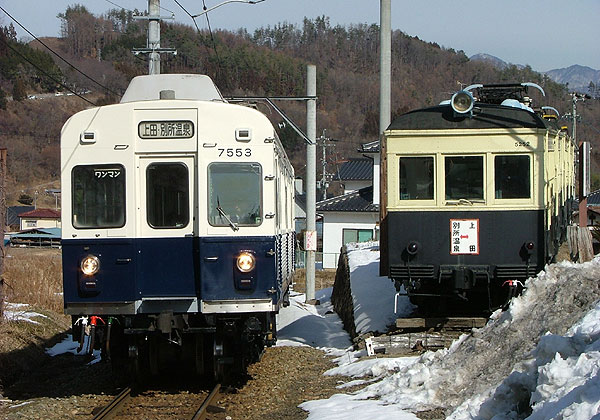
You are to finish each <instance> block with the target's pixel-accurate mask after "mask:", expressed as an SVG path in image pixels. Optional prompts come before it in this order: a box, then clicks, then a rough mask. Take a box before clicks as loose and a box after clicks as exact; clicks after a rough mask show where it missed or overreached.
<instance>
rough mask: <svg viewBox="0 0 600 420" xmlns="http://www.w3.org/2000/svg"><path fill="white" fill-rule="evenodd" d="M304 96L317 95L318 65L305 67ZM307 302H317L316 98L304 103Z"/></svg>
mask: <svg viewBox="0 0 600 420" xmlns="http://www.w3.org/2000/svg"><path fill="white" fill-rule="evenodd" d="M306 96H308V97H309V98H311V97H312V98H316V96H317V67H316V66H315V65H314V64H309V65H308V66H307V68H306ZM306 135H307V137H308V140H309V143H308V144H307V145H306V233H305V237H304V248H305V250H306V303H309V304H318V303H319V302H318V301H317V300H315V257H316V251H317V222H316V219H317V207H316V204H317V141H316V140H317V100H316V99H309V100H308V101H307V102H306Z"/></svg>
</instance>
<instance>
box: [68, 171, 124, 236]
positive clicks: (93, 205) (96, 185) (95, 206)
mask: <svg viewBox="0 0 600 420" xmlns="http://www.w3.org/2000/svg"><path fill="white" fill-rule="evenodd" d="M72 181H73V186H72V194H73V197H72V202H73V215H72V220H73V227H75V228H78V229H86V228H87V229H94V228H119V227H122V226H124V225H125V169H124V168H123V166H122V165H94V166H91V165H89V166H76V167H74V168H73V171H72Z"/></svg>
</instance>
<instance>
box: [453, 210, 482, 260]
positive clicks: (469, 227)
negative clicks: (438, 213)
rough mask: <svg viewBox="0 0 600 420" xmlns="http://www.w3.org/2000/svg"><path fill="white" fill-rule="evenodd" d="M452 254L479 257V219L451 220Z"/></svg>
mask: <svg viewBox="0 0 600 420" xmlns="http://www.w3.org/2000/svg"><path fill="white" fill-rule="evenodd" d="M450 254H451V255H463V254H471V255H479V219H450Z"/></svg>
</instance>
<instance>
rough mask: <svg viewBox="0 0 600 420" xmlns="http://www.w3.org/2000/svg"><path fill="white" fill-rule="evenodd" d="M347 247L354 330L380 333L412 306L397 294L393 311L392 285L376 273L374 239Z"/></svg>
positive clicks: (376, 257)
mask: <svg viewBox="0 0 600 420" xmlns="http://www.w3.org/2000/svg"><path fill="white" fill-rule="evenodd" d="M347 249H348V263H349V265H350V283H351V288H352V299H353V302H354V323H355V325H356V332H357V333H358V334H364V333H367V332H379V333H384V332H386V331H388V326H389V325H392V324H394V323H395V322H396V318H398V317H402V316H407V315H409V314H410V313H411V312H412V311H413V309H414V306H413V305H411V304H410V302H409V301H408V298H407V297H406V296H399V297H398V313H394V296H395V294H396V288H395V287H394V283H393V282H392V281H391V280H390V279H389V278H387V277H381V276H379V243H378V242H365V243H359V244H348V245H347Z"/></svg>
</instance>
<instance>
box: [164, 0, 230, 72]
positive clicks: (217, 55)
mask: <svg viewBox="0 0 600 420" xmlns="http://www.w3.org/2000/svg"><path fill="white" fill-rule="evenodd" d="M173 1H174V2H175V3H177V5H178V6H179V7H181V8H182V9H183V11H184V12H185V13H187V15H188V16H189V17H191V18H192V21H193V22H194V26H196V30H197V31H198V33H200V28H198V24H197V23H196V17H194V16H193V15H192V14H191V13H190V12H188V11H187V10H186V8H185V7H183V6H182V5H181V3H179V1H177V0H173ZM202 5H203V9H204V10H205V11H206V10H207V9H208V8H207V7H206V3H205V1H204V0H202ZM205 15H206V23H207V24H208V32H209V34H210V39H211V41H212V44H213V50H214V51H215V56H216V57H217V64H218V69H219V70H220V71H221V70H222V65H221V58H220V57H219V53H218V51H217V45H216V42H215V38H214V36H213V33H212V28H211V27H210V20H209V18H208V13H205Z"/></svg>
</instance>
